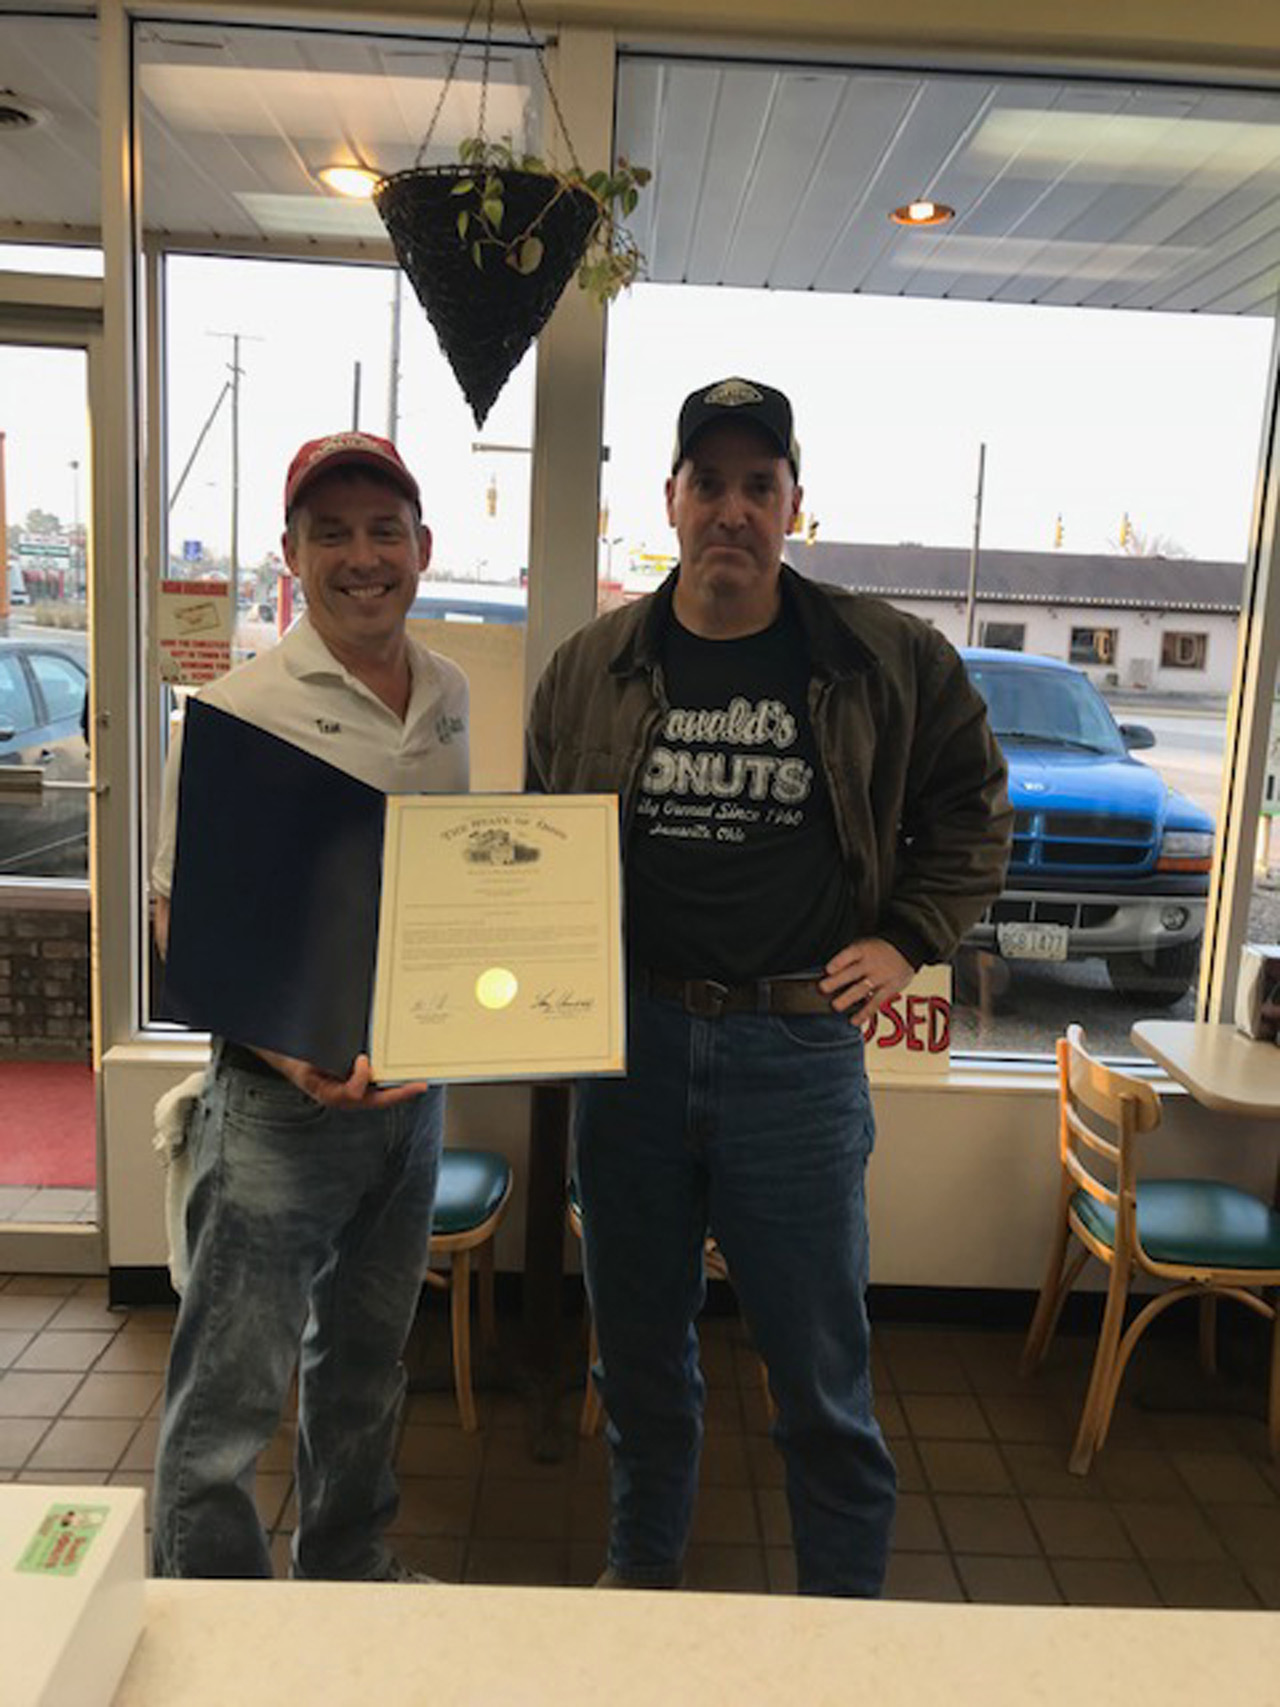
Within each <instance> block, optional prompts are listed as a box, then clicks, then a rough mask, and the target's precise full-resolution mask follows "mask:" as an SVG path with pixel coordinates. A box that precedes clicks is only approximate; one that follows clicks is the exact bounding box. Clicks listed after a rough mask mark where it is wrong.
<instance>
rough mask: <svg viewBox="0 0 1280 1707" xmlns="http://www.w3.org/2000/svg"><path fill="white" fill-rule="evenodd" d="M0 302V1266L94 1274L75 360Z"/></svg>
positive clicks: (86, 718)
mask: <svg viewBox="0 0 1280 1707" xmlns="http://www.w3.org/2000/svg"><path fill="white" fill-rule="evenodd" d="M96 335H97V334H96V331H86V330H84V329H76V330H69V329H68V327H67V326H66V324H65V316H61V315H59V314H58V313H57V312H56V311H55V312H54V313H53V314H52V315H51V317H50V320H49V323H48V324H47V325H42V324H41V321H40V317H39V313H38V310H37V311H35V312H32V311H27V312H25V313H19V312H17V311H16V310H15V309H14V307H13V306H12V304H7V305H6V304H0V537H2V538H3V540H4V546H5V556H4V562H3V569H4V574H3V578H2V579H0V1267H17V1268H40V1269H47V1268H51V1267H57V1268H59V1269H61V1270H62V1271H64V1272H66V1271H77V1270H84V1269H94V1268H97V1267H99V1266H101V1237H100V1233H99V1225H98V1224H99V1215H98V1134H97V1125H98V1123H97V1115H96V1101H97V1097H96V1081H95V1060H96V1050H95V1039H94V1013H95V1006H96V1003H95V996H94V989H93V978H94V963H93V952H92V942H93V929H92V902H91V882H90V874H91V871H92V868H93V862H92V857H91V848H92V838H93V830H94V824H93V818H94V813H93V802H94V792H93V754H92V740H91V707H92V703H93V701H92V695H91V693H90V674H91V657H92V651H91V647H90V635H89V613H90V581H91V568H90V566H91V562H92V541H91V537H90V526H89V523H90V518H91V516H92V503H91V454H90V425H89V423H90V412H89V406H88V398H89V366H90V351H91V346H92V344H93V342H94V340H95V339H96Z"/></svg>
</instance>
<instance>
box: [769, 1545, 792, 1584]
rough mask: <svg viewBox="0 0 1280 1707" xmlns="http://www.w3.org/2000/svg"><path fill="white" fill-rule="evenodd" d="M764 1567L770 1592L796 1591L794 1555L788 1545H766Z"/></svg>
mask: <svg viewBox="0 0 1280 1707" xmlns="http://www.w3.org/2000/svg"><path fill="white" fill-rule="evenodd" d="M764 1568H765V1574H766V1575H767V1577H768V1579H769V1592H770V1593H771V1594H794V1593H795V1592H796V1556H795V1554H794V1553H793V1552H792V1551H791V1549H790V1547H766V1548H765V1550H764Z"/></svg>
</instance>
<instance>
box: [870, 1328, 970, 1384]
mask: <svg viewBox="0 0 1280 1707" xmlns="http://www.w3.org/2000/svg"><path fill="white" fill-rule="evenodd" d="M880 1350H881V1354H882V1355H883V1357H884V1361H885V1363H886V1365H887V1366H888V1370H889V1377H890V1379H891V1380H892V1382H893V1385H894V1388H895V1389H896V1391H897V1392H898V1393H899V1394H908V1393H969V1392H971V1391H972V1383H971V1382H970V1380H969V1377H968V1375H966V1373H965V1370H964V1366H963V1365H962V1364H961V1362H960V1360H959V1358H958V1357H957V1356H956V1354H955V1352H954V1351H952V1350H951V1348H950V1346H949V1345H948V1344H947V1341H946V1338H945V1336H943V1335H938V1334H920V1335H911V1334H909V1333H900V1332H895V1333H894V1335H893V1337H892V1338H891V1339H887V1336H886V1335H885V1334H884V1333H882V1334H881V1335H880Z"/></svg>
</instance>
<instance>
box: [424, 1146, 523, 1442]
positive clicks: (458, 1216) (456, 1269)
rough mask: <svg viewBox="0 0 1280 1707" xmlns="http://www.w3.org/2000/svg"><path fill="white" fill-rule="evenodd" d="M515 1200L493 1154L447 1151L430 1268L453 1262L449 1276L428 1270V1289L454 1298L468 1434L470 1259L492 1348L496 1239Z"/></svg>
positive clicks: (458, 1385)
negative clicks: (474, 1257)
mask: <svg viewBox="0 0 1280 1707" xmlns="http://www.w3.org/2000/svg"><path fill="white" fill-rule="evenodd" d="M510 1196H511V1167H510V1164H509V1163H508V1162H507V1160H506V1158H505V1157H504V1156H499V1155H497V1154H496V1153H495V1152H494V1151H492V1150H445V1151H444V1152H443V1153H442V1155H441V1157H440V1178H439V1182H438V1184H437V1186H436V1210H435V1219H434V1221H433V1223H432V1229H431V1250H430V1255H429V1257H428V1259H427V1260H428V1262H429V1263H430V1262H432V1261H435V1260H436V1259H438V1258H441V1257H447V1258H448V1261H449V1273H448V1274H447V1275H444V1274H438V1273H436V1272H435V1270H434V1269H432V1268H430V1267H428V1269H427V1272H426V1275H425V1276H424V1278H425V1280H426V1282H427V1284H428V1285H429V1286H434V1287H437V1288H438V1289H439V1290H441V1291H446V1292H448V1293H449V1294H450V1299H449V1304H450V1322H451V1328H452V1335H453V1385H454V1391H455V1392H456V1393H457V1396H458V1413H459V1416H460V1417H461V1419H462V1426H463V1428H464V1429H465V1430H466V1432H467V1433H468V1434H474V1432H475V1430H476V1426H477V1424H476V1401H475V1395H474V1393H473V1391H472V1387H471V1266H472V1264H471V1254H472V1252H473V1251H474V1252H476V1254H477V1261H476V1268H477V1270H478V1274H479V1286H478V1290H479V1295H480V1336H481V1340H482V1342H483V1343H484V1344H486V1345H492V1344H493V1342H494V1340H495V1338H496V1337H497V1336H496V1330H495V1321H494V1311H493V1238H494V1234H495V1233H496V1232H497V1230H498V1227H499V1225H500V1224H501V1222H502V1217H503V1216H504V1215H505V1214H506V1212H507V1202H508V1199H509V1198H510Z"/></svg>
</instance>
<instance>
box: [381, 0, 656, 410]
mask: <svg viewBox="0 0 1280 1707" xmlns="http://www.w3.org/2000/svg"><path fill="white" fill-rule="evenodd" d="M479 4H480V0H472V7H471V12H470V15H469V16H468V18H467V22H466V25H465V26H464V28H463V32H462V35H461V37H460V39H459V41H458V45H457V48H456V50H455V52H454V55H453V58H452V60H451V61H450V64H449V68H448V71H447V73H446V76H445V80H444V84H443V86H442V88H441V90H440V96H439V99H438V100H437V102H436V108H435V112H434V114H433V115H432V119H431V123H430V125H429V126H428V128H427V134H426V136H425V137H424V138H423V140H422V145H421V147H420V148H419V149H418V155H417V160H416V161H415V163H414V165H413V166H412V167H411V168H410V169H409V170H408V171H406V172H395V173H392V174H391V175H390V176H389V177H386V178H383V179H382V180H381V181H380V182H379V184H378V185H377V187H376V189H375V190H374V194H373V200H374V205H375V206H376V208H377V210H378V213H379V215H380V216H381V218H382V223H383V224H384V225H385V226H386V228H387V233H388V235H389V236H390V238H391V242H392V244H393V246H394V248H395V252H396V258H397V260H398V261H399V263H400V266H401V268H402V270H403V271H404V273H405V276H406V277H407V278H408V280H409V283H410V284H411V285H412V286H413V289H414V294H415V295H416V296H417V298H418V301H419V302H420V303H421V304H422V306H423V309H424V310H425V311H426V315H427V319H428V320H429V321H430V322H431V324H432V326H433V327H434V329H435V333H436V336H437V338H438V339H439V340H440V347H441V349H442V350H443V351H444V354H445V357H446V359H447V360H448V363H449V366H450V367H451V368H452V369H453V371H454V374H455V375H456V377H457V380H458V383H459V385H461V387H462V390H463V394H464V396H465V397H466V399H467V402H468V403H469V404H470V405H471V413H472V414H473V416H474V417H475V422H476V426H477V427H480V426H483V425H484V420H485V417H486V416H487V415H488V413H489V410H490V409H491V408H492V407H493V404H494V401H495V399H496V398H497V396H498V393H499V392H500V391H501V390H502V388H503V386H504V385H505V384H506V382H507V380H508V379H509V378H510V376H511V373H512V371H513V370H514V368H515V366H516V364H517V363H518V362H519V361H520V358H521V357H522V356H523V355H524V353H525V351H526V350H527V349H528V348H529V345H530V344H531V343H532V342H533V340H534V339H535V338H536V337H537V335H538V333H539V332H540V331H541V330H542V328H543V326H544V325H545V324H546V322H547V320H548V319H549V318H550V316H551V311H552V310H553V309H554V308H555V306H556V303H557V302H559V300H560V298H561V296H562V295H563V294H564V290H565V287H566V286H567V285H568V283H569V280H570V279H571V278H572V277H573V276H574V274H575V273H576V274H577V276H578V282H579V284H580V285H581V286H582V287H583V288H584V289H586V290H589V291H591V292H592V293H593V294H594V295H595V296H596V297H597V299H598V300H600V301H601V302H605V301H608V300H610V299H611V298H612V297H614V296H616V295H617V293H618V291H619V290H621V289H622V288H623V287H624V286H625V285H628V284H630V283H631V281H632V280H633V279H634V278H635V277H636V276H637V275H638V273H639V271H640V268H641V265H642V260H643V257H642V256H641V255H640V253H639V251H638V250H637V248H636V246H635V243H634V242H633V241H632V239H631V237H630V234H629V233H628V232H627V231H626V230H625V228H624V227H623V225H622V223H621V222H622V220H623V219H625V218H626V216H627V215H629V214H630V213H631V212H632V211H633V209H634V208H635V205H636V198H637V195H638V193H639V189H640V187H641V186H643V185H644V184H646V183H647V182H648V181H649V177H650V174H649V172H648V171H647V170H645V168H644V167H640V166H634V167H633V166H631V165H630V164H629V163H628V162H627V161H625V160H620V161H619V162H618V165H617V167H616V168H615V169H614V171H613V172H611V173H610V172H595V173H592V175H591V176H590V177H587V175H586V174H585V173H584V172H583V170H582V167H581V166H580V165H579V163H578V157H577V154H576V153H575V152H574V148H573V143H572V142H571V141H570V138H569V132H568V130H567V128H566V126H565V122H564V114H563V113H562V112H561V110H560V103H559V101H558V100H557V99H556V92H555V90H554V89H553V88H552V86H551V79H550V77H549V76H548V75H547V68H546V63H545V61H544V59H543V54H542V49H541V47H540V46H539V45H538V43H537V42H536V41H535V39H534V35H533V31H532V29H531V28H530V25H529V20H528V17H527V16H526V15H525V10H524V5H523V3H522V0H515V4H516V9H517V11H518V12H519V14H520V17H521V20H522V21H523V23H524V27H525V32H526V34H527V35H528V37H529V41H530V43H531V44H532V46H533V49H534V52H535V54H536V56H537V62H538V69H539V71H540V72H541V74H542V81H543V84H544V85H545V87H546V91H547V95H548V97H549V100H550V104H551V108H552V111H553V113H554V115H555V119H556V123H557V125H558V126H559V129H560V133H561V135H562V137H563V138H564V143H565V147H566V149H567V151H568V154H569V157H570V159H571V160H572V162H573V165H572V168H571V169H570V170H568V171H557V170H555V169H553V168H551V167H549V166H547V165H546V164H545V163H544V162H543V161H542V160H540V159H538V158H537V157H536V156H534V155H528V154H526V155H517V154H516V153H515V151H514V149H513V147H512V144H511V142H510V139H509V138H508V139H504V140H503V141H502V142H492V141H489V140H488V139H487V138H486V136H485V130H484V115H485V102H486V96H487V92H488V83H489V61H490V55H491V49H492V38H493V7H494V0H488V18H487V24H486V30H485V37H484V69H483V75H482V81H481V86H480V115H479V124H478V130H477V134H476V135H475V136H473V137H469V138H467V139H466V140H465V141H464V142H463V143H462V145H461V147H460V149H459V154H460V156H461V159H460V162H459V164H457V165H449V166H424V165H422V163H421V162H422V158H423V156H424V154H425V153H426V150H427V146H428V144H429V143H430V141H431V137H432V133H433V132H434V130H435V127H436V121H437V120H438V119H439V117H440V110H441V108H442V106H443V105H444V98H445V95H446V94H447V92H448V89H449V86H450V84H451V83H452V81H453V77H454V72H455V71H456V69H457V65H458V59H459V57H460V55H461V53H462V49H463V46H464V44H465V42H466V40H467V38H468V35H469V33H470V30H471V24H472V20H473V19H474V17H475V14H476V11H477V9H478V7H479Z"/></svg>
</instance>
